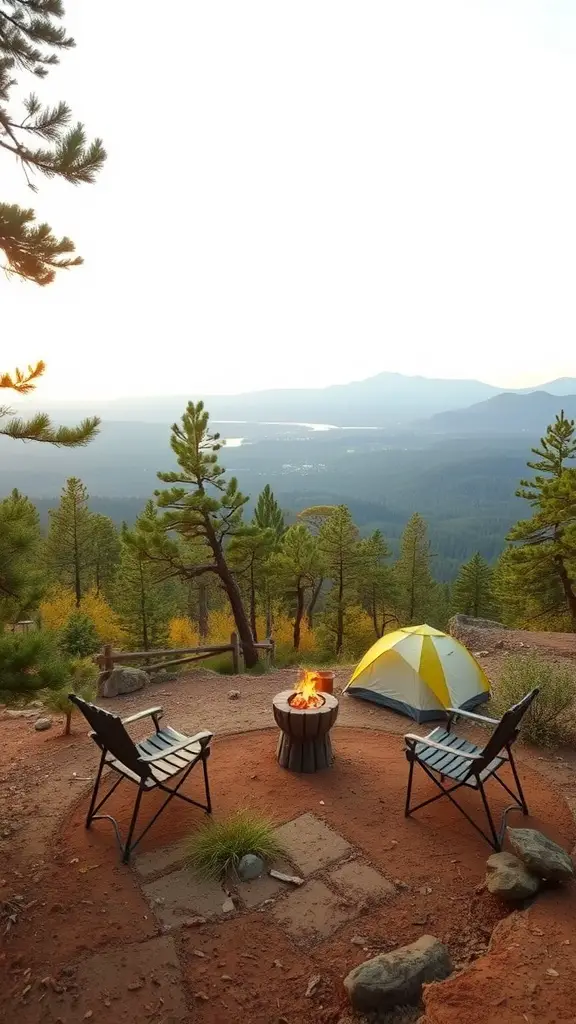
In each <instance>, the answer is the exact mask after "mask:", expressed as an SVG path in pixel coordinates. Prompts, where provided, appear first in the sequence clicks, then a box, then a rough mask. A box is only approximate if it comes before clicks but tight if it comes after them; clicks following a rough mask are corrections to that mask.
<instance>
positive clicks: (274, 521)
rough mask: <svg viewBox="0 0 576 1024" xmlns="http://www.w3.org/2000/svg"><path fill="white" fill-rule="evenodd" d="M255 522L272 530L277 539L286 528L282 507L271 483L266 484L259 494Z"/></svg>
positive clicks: (260, 526) (264, 528) (261, 527)
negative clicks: (271, 487)
mask: <svg viewBox="0 0 576 1024" xmlns="http://www.w3.org/2000/svg"><path fill="white" fill-rule="evenodd" d="M253 522H254V525H255V526H258V527H259V528H260V529H261V530H272V531H273V533H274V536H275V538H276V540H277V541H279V540H280V538H281V537H282V534H283V533H284V530H285V529H286V527H285V525H284V516H283V514H282V509H281V508H280V505H279V504H278V502H277V501H276V498H275V497H274V494H273V492H272V490H271V489H270V484H266V486H265V488H264V490H263V491H261V492H260V494H259V495H258V501H257V502H256V508H255V509H254V519H253Z"/></svg>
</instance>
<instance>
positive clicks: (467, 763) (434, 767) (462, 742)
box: [404, 689, 539, 850]
mask: <svg viewBox="0 0 576 1024" xmlns="http://www.w3.org/2000/svg"><path fill="white" fill-rule="evenodd" d="M538 692H539V691H538V689H534V690H531V691H530V693H528V694H526V696H525V697H523V698H522V700H521V701H519V703H518V704H515V705H514V707H511V708H510V710H509V711H507V712H506V713H505V715H503V717H502V718H501V719H500V720H498V719H497V718H486V717H485V716H484V715H476V714H472V713H471V712H470V711H462V710H461V709H460V708H448V709H447V712H448V723H447V728H446V729H443V728H437V729H434V730H433V731H432V732H431V733H429V734H428V736H417V735H416V734H415V733H408V734H407V735H406V736H405V737H404V739H405V741H406V758H407V760H408V762H409V764H410V770H409V773H408V789H407V792H406V808H405V812H404V813H405V815H406V817H408V815H410V814H412V813H413V811H418V810H420V808H421V807H426V806H427V805H428V804H432V803H434V801H435V800H441V799H442V797H443V796H447V797H448V799H449V800H450V801H451V802H452V803H453V804H454V806H455V807H457V808H458V810H459V811H461V812H462V814H463V815H464V817H465V818H467V820H468V821H469V822H470V824H471V825H473V826H474V828H475V829H476V831H477V832H479V833H480V835H481V836H483V837H484V839H486V841H487V842H488V843H490V845H491V846H492V847H493V848H494V849H495V850H500V849H501V848H502V843H503V840H504V832H505V830H506V816H507V814H508V813H509V812H510V811H512V810H520V811H522V813H523V814H528V805H527V803H526V800H525V798H524V793H523V792H522V786H521V785H520V779H519V777H518V771H517V769H516V765H515V763H514V758H513V756H512V744H513V743H514V741H515V739H516V737H517V736H518V732H519V726H520V722H521V720H522V718H523V717H524V715H525V714H526V712H527V710H528V708H529V707H530V705H531V703H532V701H533V700H534V698H535V697H536V696H537V695H538ZM457 716H461V717H462V718H468V719H470V720H471V721H473V722H479V723H484V724H486V723H487V724H489V725H493V726H495V728H494V730H493V732H492V735H491V736H490V739H489V740H488V742H487V743H486V744H485V745H484V747H477V746H475V744H474V743H469V742H468V740H466V739H462V738H461V737H459V736H457V735H456V734H455V733H453V732H452V731H451V729H452V725H453V722H454V719H455V718H456V717H457ZM506 762H508V764H509V765H510V768H511V770H512V775H513V776H514V782H515V783H516V789H517V792H516V793H513V792H512V790H511V789H509V788H508V786H507V785H506V783H505V782H504V781H503V780H502V779H501V778H500V776H499V775H498V772H499V770H500V768H501V767H502V765H503V764H505V763H506ZM415 764H418V765H420V767H421V768H422V770H423V771H424V772H425V773H426V775H427V776H428V778H429V779H432V782H433V783H434V784H435V785H436V786H437V787H438V789H439V790H440V791H441V792H440V793H439V794H438V795H437V796H433V797H431V798H430V799H429V800H424V802H423V803H421V804H418V805H417V806H416V807H411V806H410V797H411V795H412V781H413V774H414V765H415ZM436 776H440V778H439V779H438V778H437V777H436ZM491 778H494V779H496V781H497V782H499V783H500V785H501V786H502V788H503V789H505V790H506V792H507V793H509V794H510V796H511V797H512V798H513V800H514V801H515V802H514V804H512V805H511V806H509V807H507V808H506V810H505V811H504V813H503V815H502V821H501V827H500V829H499V831H496V826H495V824H494V819H493V817H492V813H491V811H490V806H489V804H488V800H487V798H486V792H485V789H484V785H485V783H486V782H487V781H488V779H491ZM444 779H449V780H451V781H452V782H453V783H454V784H453V785H451V786H450V787H449V788H448V787H447V786H445V785H444ZM462 786H468V787H469V788H471V789H477V790H478V791H479V793H480V796H481V797H482V803H483V804H484V810H485V811H486V817H487V818H488V824H489V826H490V833H491V838H490V837H489V836H487V835H486V833H485V832H484V831H483V830H482V829H481V828H480V826H479V825H477V824H476V822H475V821H473V820H472V818H471V817H470V816H469V814H467V813H466V811H465V810H464V808H463V807H461V806H460V804H459V803H458V802H457V801H456V800H455V799H454V797H453V796H452V794H453V793H454V792H455V791H456V790H457V789H461V788H462Z"/></svg>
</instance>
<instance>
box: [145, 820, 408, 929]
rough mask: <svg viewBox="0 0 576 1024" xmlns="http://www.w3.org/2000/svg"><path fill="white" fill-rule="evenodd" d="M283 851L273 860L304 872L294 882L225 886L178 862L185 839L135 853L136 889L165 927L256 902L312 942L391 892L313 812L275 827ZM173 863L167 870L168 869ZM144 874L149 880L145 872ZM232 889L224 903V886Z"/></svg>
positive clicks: (183, 854)
mask: <svg viewBox="0 0 576 1024" xmlns="http://www.w3.org/2000/svg"><path fill="white" fill-rule="evenodd" d="M276 836H277V838H278V840H279V842H280V843H281V844H282V846H283V848H284V850H285V854H286V856H285V859H283V860H282V861H278V862H277V863H276V864H275V865H274V867H275V868H276V869H277V870H279V871H282V872H283V873H285V874H287V875H295V874H296V875H299V876H300V877H302V878H304V879H305V882H304V884H303V885H302V886H299V887H294V885H293V884H291V883H286V882H282V881H280V880H279V879H276V878H272V877H270V875H268V874H266V875H262V876H261V877H260V878H257V879H254V881H250V882H241V881H234V883H232V884H230V886H224V885H221V884H220V883H218V882H213V881H206V880H205V879H200V878H198V877H197V876H195V875H194V873H193V872H192V870H191V869H190V868H189V867H187V866H186V865H185V864H184V866H181V865H182V864H183V862H185V857H186V843H185V842H179V843H175V844H174V845H173V846H171V847H167V848H165V849H163V850H157V851H155V852H153V853H145V854H141V855H140V856H139V857H136V858H135V861H134V869H135V871H136V873H137V875H139V876H140V878H141V879H142V880H143V882H144V884H143V885H142V889H143V892H144V895H145V896H146V898H147V900H148V901H149V903H150V905H151V907H152V910H153V912H154V914H155V915H156V917H157V918H158V920H159V922H160V924H161V925H162V926H163V927H164V928H168V929H173V928H179V927H181V926H185V925H186V924H187V923H188V922H189V921H190V919H191V918H196V917H200V918H205V919H206V920H215V919H217V918H226V917H231V916H233V915H234V914H239V913H243V912H246V911H251V910H260V912H261V913H266V914H270V918H271V919H272V920H273V921H274V922H275V923H276V924H277V925H278V926H279V927H281V928H282V930H283V931H286V932H287V933H288V934H289V935H290V936H291V937H292V938H294V939H297V940H301V939H305V940H306V941H307V942H308V943H310V944H314V943H315V942H319V941H321V940H322V939H325V938H327V937H328V936H329V935H331V934H332V933H333V932H335V931H336V930H337V929H338V928H339V927H340V926H341V925H343V924H344V923H345V922H347V921H351V920H353V919H354V918H355V917H357V916H358V915H359V914H361V913H363V912H364V911H365V910H366V909H367V907H369V906H372V905H376V904H377V903H380V902H382V900H385V899H387V898H390V897H392V896H394V894H395V891H396V890H395V888H394V886H393V884H392V883H391V882H390V881H389V880H388V879H387V878H385V877H384V876H383V875H381V874H380V873H379V872H378V871H376V870H375V869H374V868H373V867H371V866H370V865H369V864H367V863H366V862H365V861H364V860H361V859H360V858H359V851H357V850H355V849H354V848H353V847H352V846H351V845H350V843H348V842H347V840H346V839H344V837H343V836H341V835H340V834H339V833H338V832H335V831H334V830H333V829H331V828H329V826H328V825H326V824H325V822H323V821H321V820H320V819H319V818H316V817H315V816H314V815H313V814H302V815H300V816H299V817H298V818H294V819H293V820H292V821H289V822H287V823H286V824H285V825H281V826H280V827H279V828H277V829H276ZM170 869H172V870H170ZM149 879H150V880H149ZM228 888H229V889H230V891H231V892H232V896H233V901H234V903H233V906H232V904H231V903H230V899H229V894H228V891H227V889H228Z"/></svg>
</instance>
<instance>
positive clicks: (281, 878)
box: [268, 868, 304, 885]
mask: <svg viewBox="0 0 576 1024" xmlns="http://www.w3.org/2000/svg"><path fill="white" fill-rule="evenodd" d="M268 874H269V875H270V878H276V879H277V881H278V882H289V883H290V885H304V879H303V878H300V876H299V875H285V874H284V872H283V871H276V869H275V868H270V871H269V872H268Z"/></svg>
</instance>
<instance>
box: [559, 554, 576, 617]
mask: <svg viewBox="0 0 576 1024" xmlns="http://www.w3.org/2000/svg"><path fill="white" fill-rule="evenodd" d="M554 562H555V564H556V571H557V572H558V576H559V577H560V583H561V584H562V590H563V592H564V597H565V599H566V604H567V605H568V612H569V614H570V620H571V622H572V629H573V631H574V632H575V633H576V594H575V593H574V584H573V582H572V580H571V579H570V577H569V575H568V570H567V568H566V565H565V563H564V559H563V557H562V555H555V556H554Z"/></svg>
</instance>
